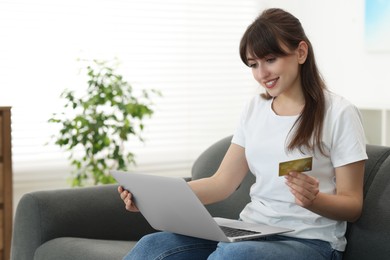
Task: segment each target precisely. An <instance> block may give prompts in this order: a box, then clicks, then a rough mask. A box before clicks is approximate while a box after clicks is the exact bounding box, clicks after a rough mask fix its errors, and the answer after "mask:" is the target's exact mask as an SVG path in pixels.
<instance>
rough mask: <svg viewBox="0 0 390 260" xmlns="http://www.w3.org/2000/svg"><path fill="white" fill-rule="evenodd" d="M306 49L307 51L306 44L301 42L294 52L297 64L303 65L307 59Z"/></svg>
mask: <svg viewBox="0 0 390 260" xmlns="http://www.w3.org/2000/svg"><path fill="white" fill-rule="evenodd" d="M308 49H309V46H308V45H307V43H306V42H305V41H301V42H300V43H299V44H298V48H297V50H296V51H297V55H298V56H297V57H298V63H299V64H303V63H305V61H306V58H307V53H308Z"/></svg>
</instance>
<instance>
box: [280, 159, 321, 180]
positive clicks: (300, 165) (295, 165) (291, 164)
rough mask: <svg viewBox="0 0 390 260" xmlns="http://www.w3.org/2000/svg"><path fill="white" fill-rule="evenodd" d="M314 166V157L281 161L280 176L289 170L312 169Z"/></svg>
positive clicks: (304, 170) (305, 170) (302, 170)
mask: <svg viewBox="0 0 390 260" xmlns="http://www.w3.org/2000/svg"><path fill="white" fill-rule="evenodd" d="M312 166H313V157H307V158H303V159H297V160H292V161H287V162H281V163H279V176H283V175H286V174H288V173H289V172H307V171H311V167H312Z"/></svg>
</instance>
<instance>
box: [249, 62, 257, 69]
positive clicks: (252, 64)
mask: <svg viewBox="0 0 390 260" xmlns="http://www.w3.org/2000/svg"><path fill="white" fill-rule="evenodd" d="M248 67H249V68H252V69H254V68H256V67H257V63H256V62H254V63H249V64H248Z"/></svg>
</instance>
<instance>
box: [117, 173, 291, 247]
mask: <svg viewBox="0 0 390 260" xmlns="http://www.w3.org/2000/svg"><path fill="white" fill-rule="evenodd" d="M111 174H112V176H113V177H114V178H115V179H116V180H117V181H118V183H119V184H120V185H121V186H123V187H124V188H125V189H126V190H129V191H130V192H131V193H132V194H133V201H134V203H135V204H136V205H137V207H138V209H139V210H140V212H141V214H142V215H143V216H144V217H145V219H146V220H147V221H148V222H149V224H150V225H151V226H152V227H153V228H154V229H156V230H161V231H168V232H172V233H177V234H181V235H186V236H192V237H198V238H203V239H208V240H213V241H223V242H236V241H242V240H250V239H255V238H259V237H263V236H269V235H274V234H281V233H286V232H290V231H293V230H292V229H286V228H281V227H273V226H268V225H261V224H253V223H245V222H243V221H239V220H234V219H227V218H220V217H215V218H213V217H212V216H211V215H210V213H209V212H208V211H207V209H206V207H205V206H204V205H203V204H202V203H201V201H200V200H199V199H198V197H197V196H196V195H195V193H194V192H193V191H192V189H191V188H190V186H189V185H188V184H187V183H186V181H185V180H184V179H183V178H176V177H166V176H156V175H148V174H137V173H127V172H122V171H111Z"/></svg>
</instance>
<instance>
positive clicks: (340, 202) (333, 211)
mask: <svg viewBox="0 0 390 260" xmlns="http://www.w3.org/2000/svg"><path fill="white" fill-rule="evenodd" d="M364 164H365V161H358V162H354V163H350V164H347V165H344V166H341V167H337V168H336V169H335V171H336V194H325V193H321V192H319V183H318V180H316V179H315V178H314V177H311V176H308V175H306V174H304V173H296V172H292V173H290V174H289V175H287V176H286V184H287V185H288V186H289V187H290V190H291V192H292V194H293V195H294V196H295V201H296V203H297V204H298V205H300V206H302V207H304V208H306V209H308V210H310V211H313V212H314V213H317V214H319V215H321V216H324V217H327V218H331V219H335V220H342V221H349V222H354V221H356V220H357V219H358V218H359V217H360V214H361V212H362V207H363V179H364Z"/></svg>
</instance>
